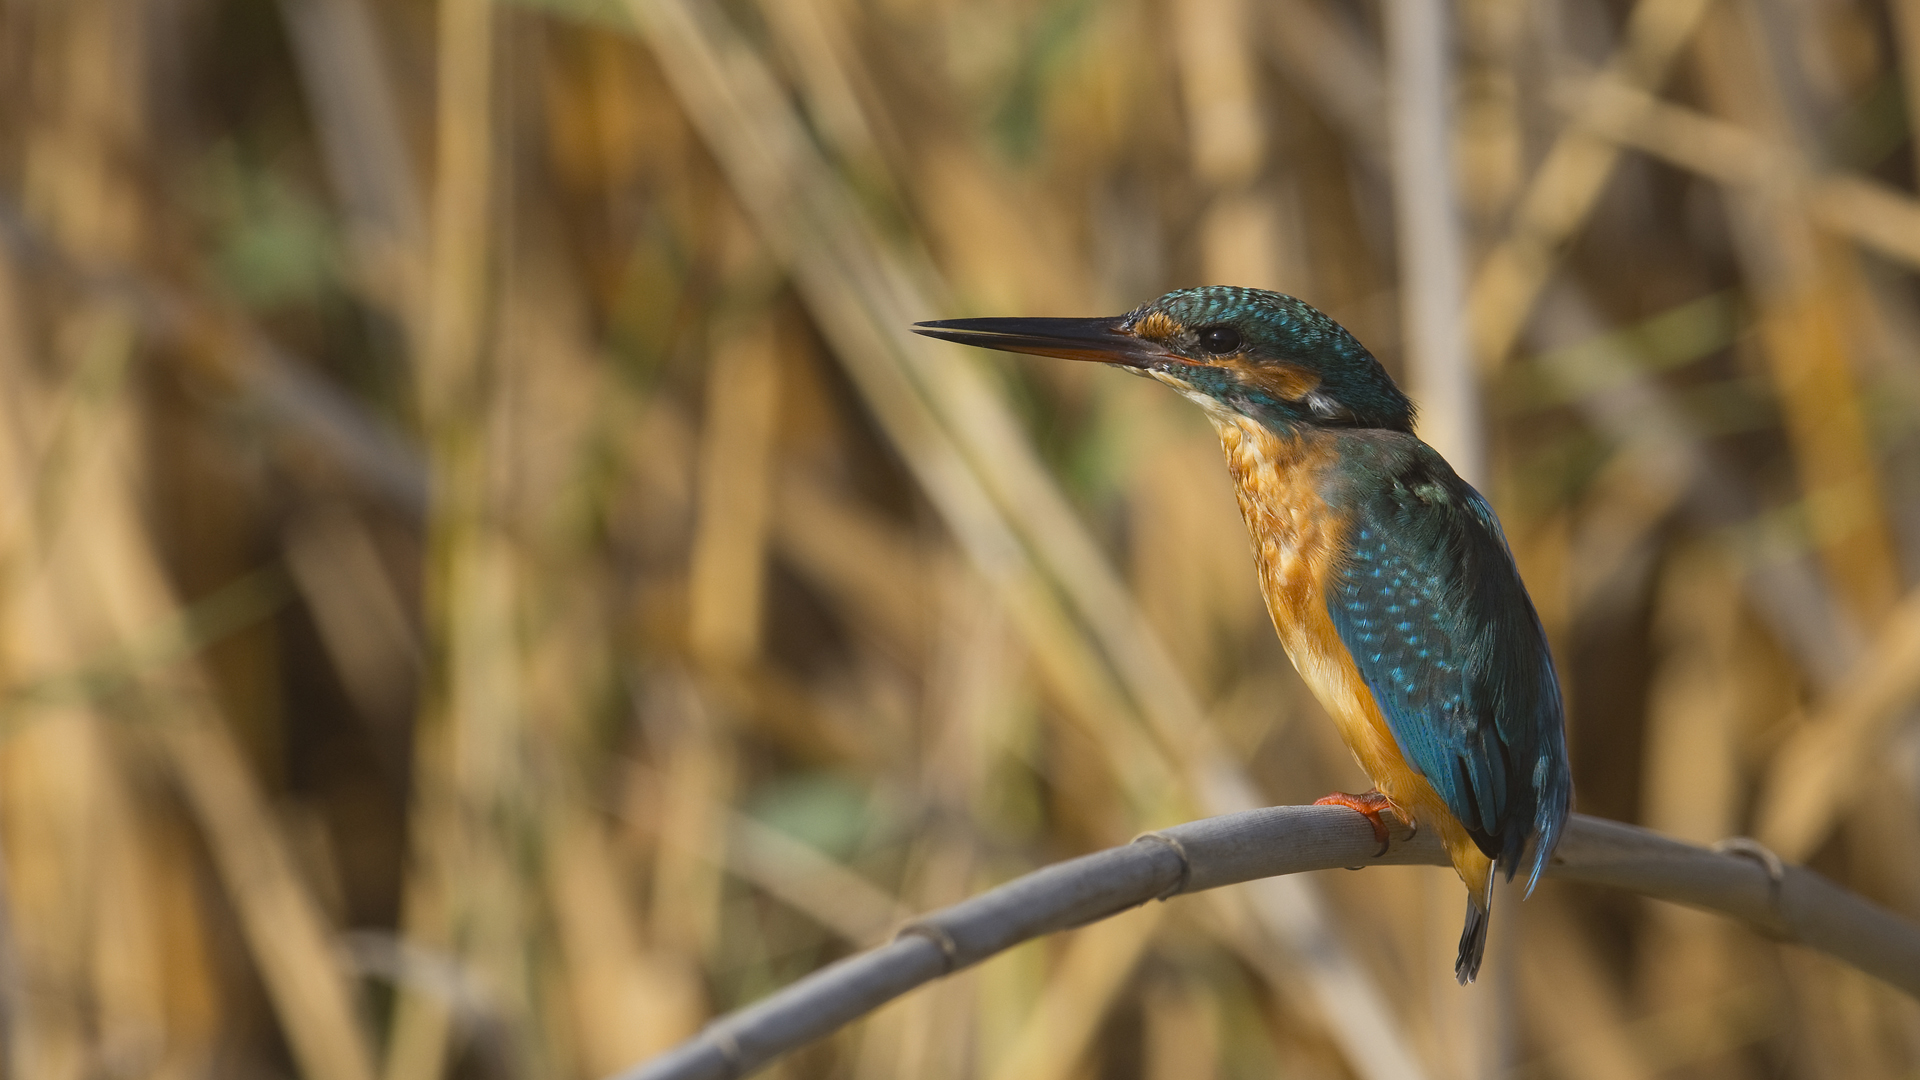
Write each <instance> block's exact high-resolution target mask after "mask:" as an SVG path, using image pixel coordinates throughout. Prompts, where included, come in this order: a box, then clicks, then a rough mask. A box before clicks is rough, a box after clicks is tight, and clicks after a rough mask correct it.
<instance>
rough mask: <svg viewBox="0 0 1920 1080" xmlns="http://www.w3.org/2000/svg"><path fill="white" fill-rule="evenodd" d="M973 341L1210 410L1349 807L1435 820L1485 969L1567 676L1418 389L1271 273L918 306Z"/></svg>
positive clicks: (1553, 768) (1473, 953)
mask: <svg viewBox="0 0 1920 1080" xmlns="http://www.w3.org/2000/svg"><path fill="white" fill-rule="evenodd" d="M914 330H915V331H916V332H917V333H921V334H925V335H927V336H928V337H934V338H941V339H944V340H947V341H955V342H959V343H961V344H965V345H977V346H980V347H982V348H988V349H999V350H1001V351H1004V352H1014V353H1031V354H1035V355H1039V356H1054V357H1064V358H1066V359H1069V360H1092V361H1098V362H1101V363H1106V364H1111V365H1113V366H1115V367H1118V368H1122V369H1124V370H1127V371H1130V372H1133V373H1134V374H1138V375H1143V376H1146V377H1149V378H1152V379H1156V380H1158V381H1160V382H1163V383H1165V384H1167V385H1168V386H1171V387H1173V388H1174V389H1175V390H1177V391H1179V392H1180V393H1181V394H1182V395H1183V396H1185V397H1186V398H1188V399H1189V400H1191V401H1193V402H1195V403H1196V404H1198V405H1199V406H1200V408H1201V409H1202V410H1204V411H1205V412H1206V414H1207V418H1208V419H1209V420H1211V421H1212V422H1213V426H1214V430H1215V431H1217V432H1218V433H1219V435H1220V444H1221V448H1222V449H1223V450H1224V451H1225V452H1226V458H1227V471H1228V472H1229V473H1230V474H1231V475H1232V478H1233V487H1234V492H1235V494H1236V495H1237V496H1238V499H1239V503H1240V513H1241V516H1242V517H1244V518H1245V519H1246V522H1247V532H1248V534H1249V536H1250V538H1251V540H1252V545H1253V554H1254V560H1255V562H1256V564H1257V569H1258V571H1259V579H1260V589H1261V592H1262V594H1263V595H1264V596H1265V599H1266V603H1267V611H1268V613H1269V614H1270V615H1271V616H1272V617H1273V624H1274V628H1275V629H1276V630H1277V631H1278V632H1279V635H1280V640H1281V643H1282V644H1283V645H1285V647H1286V651H1287V656H1288V657H1289V658H1290V659H1291V660H1292V661H1293V666H1294V668H1295V669H1296V670H1298V671H1299V673H1300V675H1301V678H1302V679H1303V680H1304V681H1305V682H1306V684H1307V686H1308V687H1309V688H1311V689H1312V691H1313V694H1314V696H1315V697H1316V698H1318V699H1319V701H1320V704H1321V705H1322V706H1324V707H1325V709H1326V711H1327V712H1328V714H1329V715H1331V716H1332V717H1333V720H1334V722H1335V724H1337V725H1338V727H1339V729H1340V735H1341V738H1342V740H1343V741H1345V743H1346V744H1347V747H1348V749H1349V750H1351V751H1352V752H1353V756H1354V758H1355V760H1356V761H1358V762H1359V764H1360V767H1361V769H1362V770H1364V771H1365V772H1366V774H1367V776H1368V778H1369V779H1371V780H1372V781H1373V784H1374V788H1373V790H1372V791H1369V792H1366V793H1364V794H1360V795H1351V794H1346V793H1343V792H1339V793H1335V794H1332V795H1329V796H1327V797H1326V798H1324V799H1321V800H1319V804H1335V805H1341V806H1346V807H1350V808H1351V809H1353V810H1356V811H1358V812H1359V813H1361V814H1362V815H1364V816H1365V817H1366V819H1367V822H1368V823H1369V824H1370V825H1371V826H1372V828H1373V833H1374V838H1375V839H1377V840H1378V841H1379V842H1380V844H1381V848H1380V852H1381V853H1382V854H1384V853H1385V851H1386V849H1387V844H1388V839H1389V834H1388V831H1387V826H1386V823H1385V822H1384V821H1382V820H1381V814H1382V813H1383V812H1386V811H1392V812H1393V814H1394V816H1396V817H1398V818H1399V819H1400V820H1401V821H1403V822H1404V823H1406V825H1407V826H1408V827H1410V828H1413V829H1418V828H1420V827H1422V826H1428V827H1431V828H1433V829H1435V830H1437V831H1438V833H1439V835H1440V838H1441V840H1442V842H1443V844H1444V845H1445V847H1446V850H1447V855H1448V857H1449V858H1450V859H1451V861H1452V862H1453V868H1454V870H1455V871H1456V872H1457V873H1458V874H1459V875H1460V880H1461V881H1462V882H1463V883H1465V885H1466V887H1467V914H1466V925H1465V928H1464V929H1463V930H1462V931H1461V935H1460V950H1459V955H1458V958H1457V959H1456V960H1455V962H1454V969H1453V970H1454V976H1455V978H1456V979H1458V980H1459V982H1460V983H1461V984H1462V985H1465V984H1466V983H1470V982H1472V981H1473V980H1474V979H1475V977H1477V976H1478V975H1479V973H1480V963H1481V959H1482V957H1483V956H1484V955H1485V953H1486V946H1487V927H1488V924H1489V919H1490V917H1491V915H1492V911H1493V885H1494V881H1495V878H1496V876H1497V875H1498V874H1499V872H1500V871H1501V870H1502V869H1503V868H1504V870H1505V873H1506V877H1507V880H1509V881H1511V880H1513V876H1514V874H1515V872H1516V871H1517V870H1518V869H1520V868H1521V867H1522V866H1525V867H1526V868H1527V894H1528V895H1531V893H1532V891H1533V887H1534V885H1535V884H1537V883H1538V881H1539V879H1540V872H1541V870H1542V869H1543V868H1545V866H1546V865H1547V861H1548V859H1549V858H1550V857H1551V856H1552V854H1553V849H1554V846H1555V844H1557V843H1558V842H1559V839H1560V835H1561V831H1562V829H1563V827H1564V826H1565V824H1566V820H1567V813H1568V809H1569V807H1570V804H1571V803H1572V799H1573V780H1572V776H1571V774H1570V773H1569V771H1568V767H1567V752H1566V735H1565V722H1564V716H1563V707H1562V704H1561V698H1560V685H1559V681H1558V679H1557V678H1556V676H1555V675H1554V668H1553V657H1552V655H1551V654H1550V653H1549V651H1548V647H1547V638H1546V632H1545V630H1544V629H1543V628H1542V627H1541V625H1540V617H1539V615H1538V613H1536V612H1535V611H1534V608H1533V601H1532V600H1531V599H1530V598H1529V597H1528V596H1527V590H1526V587H1525V586H1524V585H1523V584H1522V583H1521V581H1520V572H1519V569H1518V568H1517V567H1516V566H1515V565H1514V561H1513V554H1512V552H1511V551H1510V550H1509V549H1508V547H1507V542H1506V537H1505V536H1504V534H1502V532H1501V531H1500V522H1499V520H1498V519H1497V518H1496V517H1495V516H1494V513H1493V509H1492V508H1491V507H1490V506H1488V505H1487V501H1486V499H1484V498H1482V497H1481V495H1480V493H1479V492H1478V491H1475V490H1474V489H1473V487H1472V485H1470V484H1468V483H1467V482H1466V481H1465V480H1462V479H1461V478H1460V476H1459V475H1458V474H1457V473H1455V472H1454V471H1453V468H1452V467H1451V466H1449V465H1448V464H1447V462H1446V459H1444V458H1442V457H1441V456H1440V454H1439V453H1438V452H1437V451H1435V450H1434V449H1433V447H1431V446H1428V445H1427V444H1426V443H1424V442H1422V441H1421V440H1420V438H1419V437H1418V436H1416V435H1415V434H1414V431H1413V423H1414V408H1413V403H1412V402H1411V401H1409V400H1408V399H1407V396H1406V395H1405V394H1404V393H1401V391H1400V388H1399V387H1398V386H1396V385H1395V384H1394V381H1393V378H1392V377H1391V376H1389V375H1388V374H1387V372H1386V369H1385V368H1383V367H1381V366H1380V362H1379V361H1378V360H1376V359H1374V357H1373V354H1372V353H1370V352H1368V351H1367V349H1366V347H1365V346H1364V345H1362V344H1360V342H1359V340H1358V339H1357V338H1355V337H1354V336H1353V335H1352V334H1351V333H1348V332H1347V330H1346V328H1345V327H1343V326H1341V325H1340V324H1339V323H1337V322H1335V321H1334V320H1333V319H1331V318H1329V317H1328V316H1327V315H1326V314H1325V313H1323V312H1321V311H1320V310H1319V309H1317V308H1315V307H1313V306H1311V305H1309V304H1307V303H1305V302H1303V301H1301V300H1297V299H1295V298H1293V297H1291V296H1286V295H1283V294H1280V293H1275V292H1268V291H1266V290H1263V289H1246V288H1235V287H1231V286H1210V287H1206V288H1197V289H1182V290H1179V291H1176V292H1170V293H1168V294H1166V295H1165V296H1162V297H1160V298H1159V299H1157V300H1154V301H1151V302H1149V303H1147V304H1144V305H1142V306H1141V307H1138V308H1135V309H1134V310H1133V311H1130V312H1128V313H1126V314H1125V315H1120V316H1115V317H1112V318H1097V319H1060V318H996V319H948V320H943V321H938V322H923V323H916V324H915V326H914Z"/></svg>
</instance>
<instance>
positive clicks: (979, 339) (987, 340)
mask: <svg viewBox="0 0 1920 1080" xmlns="http://www.w3.org/2000/svg"><path fill="white" fill-rule="evenodd" d="M1120 323H1121V320H1120V318H1119V317H1117V316H1116V317H1112V318H1106V319H942V320H940V321H939V322H923V323H914V324H913V332H914V333H916V334H924V335H926V336H927V337H931V338H939V339H941V340H942V341H957V342H959V343H960V344H962V345H978V346H979V347H981V348H983V349H999V350H1000V351H1001V352H1016V353H1032V354H1033V355H1035V356H1059V357H1064V358H1065V359H1068V360H1094V361H1098V362H1099V363H1103V364H1121V365H1124V366H1126V367H1137V368H1143V367H1147V366H1148V365H1149V364H1150V363H1151V362H1153V361H1156V360H1157V361H1165V360H1168V359H1170V357H1169V355H1168V353H1167V351H1166V350H1165V349H1164V348H1162V347H1160V346H1159V345H1157V344H1155V343H1153V342H1150V341H1144V340H1142V339H1140V338H1138V337H1135V336H1134V335H1132V334H1129V333H1127V332H1126V331H1125V330H1122V329H1120Z"/></svg>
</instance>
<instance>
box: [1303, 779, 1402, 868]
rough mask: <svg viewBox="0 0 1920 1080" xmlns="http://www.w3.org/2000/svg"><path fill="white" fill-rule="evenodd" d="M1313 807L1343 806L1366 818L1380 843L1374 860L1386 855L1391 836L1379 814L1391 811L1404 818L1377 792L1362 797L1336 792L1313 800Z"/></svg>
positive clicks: (1387, 799)
mask: <svg viewBox="0 0 1920 1080" xmlns="http://www.w3.org/2000/svg"><path fill="white" fill-rule="evenodd" d="M1313 805H1315V806H1344V807H1346V808H1347V809H1349V810H1352V811H1354V812H1355V813H1358V814H1359V815H1360V816H1361V817H1363V818H1366V819H1367V824H1369V825H1371V826H1373V838H1374V839H1375V840H1378V841H1380V850H1379V851H1376V852H1374V853H1373V857H1374V858H1376V859H1377V858H1379V857H1380V856H1382V855H1385V854H1386V853H1387V846H1388V843H1389V841H1390V840H1391V835H1390V834H1389V833H1388V832H1387V823H1386V822H1384V821H1382V820H1380V814H1381V813H1382V812H1383V811H1387V810H1391V811H1393V812H1394V814H1395V815H1396V816H1400V817H1405V815H1404V814H1401V813H1400V808H1399V807H1397V806H1395V805H1393V800H1391V799H1389V798H1387V797H1386V796H1385V795H1382V794H1380V793H1379V792H1378V791H1369V792H1367V793H1366V794H1364V795H1349V794H1347V793H1346V792H1344V791H1336V792H1334V793H1333V794H1331V795H1328V796H1326V797H1325V798H1321V799H1315V800H1313Z"/></svg>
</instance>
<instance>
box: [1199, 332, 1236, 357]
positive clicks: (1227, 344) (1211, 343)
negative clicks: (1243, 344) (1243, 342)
mask: <svg viewBox="0 0 1920 1080" xmlns="http://www.w3.org/2000/svg"><path fill="white" fill-rule="evenodd" d="M1200 347H1201V348H1203V349H1205V350H1207V351H1208V352H1210V353H1230V352H1236V351H1238V350H1239V348H1240V331H1238V330H1235V329H1234V328H1233V327H1231V326H1203V327H1201V328H1200Z"/></svg>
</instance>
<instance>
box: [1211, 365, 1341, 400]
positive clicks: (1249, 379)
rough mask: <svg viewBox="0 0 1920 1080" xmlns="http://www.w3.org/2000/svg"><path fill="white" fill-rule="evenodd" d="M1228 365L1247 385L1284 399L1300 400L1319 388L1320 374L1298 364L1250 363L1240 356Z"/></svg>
mask: <svg viewBox="0 0 1920 1080" xmlns="http://www.w3.org/2000/svg"><path fill="white" fill-rule="evenodd" d="M1226 366H1227V367H1230V368H1232V369H1233V372H1234V374H1236V375H1238V376H1239V377H1240V381H1241V382H1242V383H1244V384H1245V385H1247V386H1254V387H1259V388H1260V389H1262V390H1265V391H1266V392H1267V393H1269V394H1272V395H1273V396H1274V397H1277V398H1280V399H1281V400H1283V401H1299V400H1300V399H1301V398H1303V397H1306V396H1307V395H1308V394H1311V393H1313V392H1314V390H1316V389H1317V388H1319V386H1320V376H1319V375H1318V374H1317V373H1315V372H1313V371H1309V370H1308V369H1306V368H1303V367H1300V366H1298V365H1296V364H1250V363H1248V362H1247V361H1246V360H1244V359H1242V358H1240V357H1237V356H1236V357H1233V358H1231V359H1229V360H1228V361H1226Z"/></svg>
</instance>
